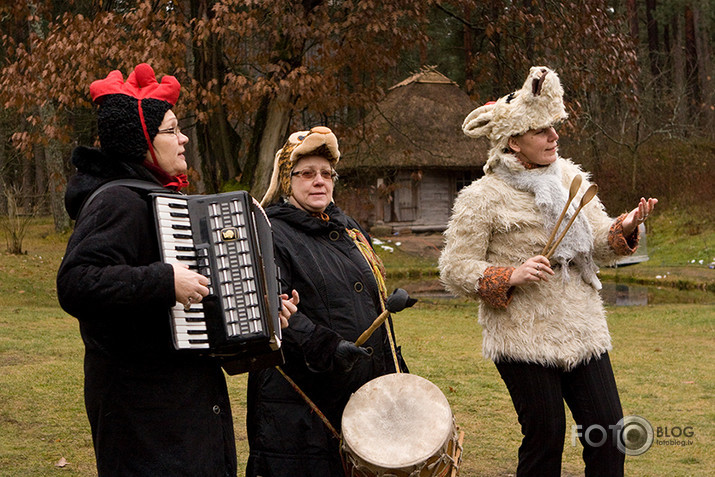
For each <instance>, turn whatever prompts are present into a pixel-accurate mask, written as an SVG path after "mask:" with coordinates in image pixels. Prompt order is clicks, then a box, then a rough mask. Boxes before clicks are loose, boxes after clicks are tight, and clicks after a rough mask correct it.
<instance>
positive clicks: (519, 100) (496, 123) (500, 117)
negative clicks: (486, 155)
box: [462, 66, 568, 150]
mask: <svg viewBox="0 0 715 477" xmlns="http://www.w3.org/2000/svg"><path fill="white" fill-rule="evenodd" d="M563 95H564V89H563V88H562V87H561V81H560V80H559V76H558V75H557V74H556V73H555V72H554V71H552V70H550V69H549V68H546V67H545V66H534V67H532V68H531V70H530V71H529V75H528V76H527V78H526V81H525V82H524V85H523V86H522V87H521V89H519V90H517V91H514V92H513V93H509V94H508V95H506V96H504V97H502V98H499V99H498V100H497V101H490V102H488V103H487V104H485V105H484V106H480V107H478V108H477V109H475V110H474V111H472V112H471V113H469V115H468V116H467V117H466V118H465V119H464V123H463V124H462V131H464V134H466V135H467V136H469V137H474V138H478V137H482V136H485V137H487V138H489V141H490V143H491V146H492V149H494V148H497V149H499V150H503V149H505V148H506V147H507V143H508V141H509V138H510V137H512V136H518V135H520V134H524V133H525V132H527V131H529V130H532V129H542V128H545V127H549V126H553V125H554V124H556V123H558V122H560V121H563V120H564V119H566V118H567V117H568V114H567V113H566V109H565V108H564V101H563Z"/></svg>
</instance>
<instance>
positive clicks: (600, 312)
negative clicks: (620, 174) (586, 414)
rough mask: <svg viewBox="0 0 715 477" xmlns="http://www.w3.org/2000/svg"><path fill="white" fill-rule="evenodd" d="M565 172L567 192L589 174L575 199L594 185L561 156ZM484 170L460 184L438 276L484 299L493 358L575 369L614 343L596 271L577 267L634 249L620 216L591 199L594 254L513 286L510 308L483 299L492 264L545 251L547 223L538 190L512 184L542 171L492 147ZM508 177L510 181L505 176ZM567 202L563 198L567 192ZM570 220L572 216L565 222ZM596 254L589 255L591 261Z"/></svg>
mask: <svg viewBox="0 0 715 477" xmlns="http://www.w3.org/2000/svg"><path fill="white" fill-rule="evenodd" d="M552 166H553V167H555V168H556V170H557V171H558V173H559V174H560V176H561V183H562V185H563V188H564V194H566V195H567V194H568V192H567V191H568V188H569V185H570V184H571V180H572V179H573V177H574V176H575V175H577V174H581V175H582V176H583V178H584V181H583V183H582V185H581V188H580V191H579V193H578V194H577V195H576V198H575V199H574V202H576V203H578V202H579V201H580V198H581V195H582V194H583V192H584V191H585V190H586V189H587V188H588V186H589V185H590V183H589V181H588V176H587V174H585V173H584V172H583V171H582V170H581V169H580V168H579V167H578V166H577V165H575V164H574V163H573V162H571V161H570V160H567V159H563V158H558V159H557V161H556V162H555V163H554V164H552V165H551V166H549V167H552ZM485 172H486V174H485V176H484V177H482V178H481V179H479V180H477V181H475V182H473V183H472V184H471V185H470V186H468V187H465V188H464V189H462V190H461V191H460V193H459V195H458V197H457V199H456V201H455V204H454V208H453V215H452V217H451V219H450V221H449V225H448V228H447V230H446V232H445V236H446V245H445V248H444V251H443V252H442V255H441V257H440V261H439V268H440V277H441V280H442V282H443V284H444V285H445V287H446V289H447V290H448V291H450V292H451V293H454V294H456V295H459V296H465V297H469V298H473V299H476V300H479V301H480V306H479V324H480V325H481V326H482V328H483V331H482V336H483V345H482V348H483V353H484V355H485V357H487V358H488V359H491V360H493V361H495V362H499V361H501V360H516V361H526V362H533V363H539V364H542V365H545V366H556V367H560V368H562V369H565V370H570V369H572V368H574V367H575V366H576V365H578V364H581V363H584V362H587V361H588V360H589V359H590V358H592V357H597V356H599V355H601V354H602V353H603V352H605V351H607V350H610V349H611V338H610V334H609V331H608V325H607V324H606V313H605V310H604V307H603V303H602V301H601V297H600V295H599V293H598V290H597V288H599V287H600V286H599V285H600V284H598V281H597V280H596V281H595V282H594V281H593V280H592V278H593V276H594V275H593V273H592V272H590V271H588V270H580V269H579V268H584V267H587V266H591V264H592V263H594V262H595V263H601V264H606V263H610V262H613V261H615V260H616V259H618V258H619V256H621V255H624V254H628V253H633V252H634V251H635V248H634V247H632V246H631V245H630V244H629V243H628V242H627V239H626V238H625V237H623V236H622V233H621V232H620V228H619V227H617V226H615V225H617V224H619V223H620V221H619V220H616V221H614V220H613V219H611V218H609V217H608V215H607V214H606V212H605V210H604V208H603V205H602V204H601V202H600V201H599V200H598V198H597V197H596V198H594V199H593V200H592V201H591V202H590V203H588V204H587V205H586V206H585V207H584V208H583V210H582V211H581V214H582V215H583V217H584V218H585V219H586V222H587V223H588V225H589V227H590V237H591V240H592V244H589V245H590V247H587V249H589V250H590V254H591V257H587V260H572V261H567V262H565V263H563V265H554V264H555V263H556V261H555V260H554V259H552V267H553V268H554V271H555V275H553V276H551V277H550V279H549V281H548V282H543V281H540V282H537V283H534V284H529V285H524V286H518V287H512V288H511V289H509V291H508V293H509V294H510V297H509V299H510V301H509V302H508V305H507V306H506V307H503V308H502V307H496V306H493V305H492V304H490V303H488V302H487V301H485V300H484V299H483V298H482V297H481V296H480V294H479V293H478V289H479V287H480V280H481V279H482V278H483V277H484V274H485V271H486V270H487V269H488V268H490V267H514V268H515V267H518V266H519V265H521V264H522V263H524V262H525V261H526V260H527V259H528V258H530V257H533V256H535V255H538V254H540V253H541V251H542V249H543V248H544V246H545V245H546V242H547V240H548V237H549V234H550V232H551V229H550V228H547V226H546V225H545V224H546V223H548V222H549V220H548V219H547V218H546V217H545V215H544V213H543V211H542V209H540V207H539V204H537V200H536V196H535V194H534V193H533V192H530V191H526V190H520V189H518V188H516V187H515V185H514V184H517V185H518V182H515V181H514V180H511V178H509V177H506V176H505V174H508V173H509V172H511V173H513V174H515V175H519V174H522V173H524V172H527V173H536V174H539V173H542V172H540V169H535V170H530V171H527V170H526V169H525V168H524V166H522V165H521V164H520V163H519V162H518V161H517V160H516V158H515V157H514V156H513V155H511V154H506V153H501V152H498V151H497V152H495V151H494V150H493V151H492V153H491V155H490V159H489V161H488V163H487V166H486V167H485ZM505 179H506V180H505ZM564 203H565V199H564ZM567 220H568V217H567V219H566V220H564V222H566V221H567ZM591 259H592V260H591Z"/></svg>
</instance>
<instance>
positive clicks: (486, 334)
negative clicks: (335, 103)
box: [439, 67, 657, 477]
mask: <svg viewBox="0 0 715 477" xmlns="http://www.w3.org/2000/svg"><path fill="white" fill-rule="evenodd" d="M562 97H563V89H562V87H561V83H560V81H559V78H558V76H557V75H556V73H554V72H553V71H551V70H549V69H548V68H544V67H534V68H532V69H531V71H530V73H529V76H528V78H527V80H526V82H525V83H524V86H523V87H522V88H521V89H520V90H518V91H516V92H514V93H511V94H509V95H507V96H504V97H503V98H501V99H499V100H498V101H496V102H494V103H487V104H486V105H484V106H482V107H480V108H477V109H476V110H474V111H473V112H472V113H470V114H469V115H468V116H467V118H466V119H465V121H464V125H463V130H464V132H465V134H467V135H468V136H471V137H481V136H486V137H488V138H489V140H490V143H491V149H490V151H489V159H488V161H487V164H486V165H485V167H484V171H485V175H484V177H482V178H481V179H479V180H477V181H475V182H474V183H472V184H471V185H470V186H468V187H466V188H464V189H463V190H462V191H460V193H459V196H458V197H457V200H456V201H455V204H454V208H453V215H452V217H451V219H450V222H449V225H448V228H447V231H446V232H445V236H446V245H445V248H444V251H443V253H442V255H441V257H440V261H439V267H440V273H441V279H442V281H443V283H444V284H445V286H446V288H447V289H448V290H450V291H451V292H453V293H455V294H458V295H461V296H465V297H470V298H473V299H476V300H478V301H479V303H480V305H479V323H480V325H481V326H482V335H483V345H482V347H483V352H484V355H485V356H486V357H487V358H489V359H491V360H493V361H494V362H495V364H496V367H497V369H498V371H499V373H500V375H501V377H502V379H503V380H504V382H505V384H506V386H507V389H508V390H509V393H510V395H511V398H512V401H513V403H514V407H515V409H516V411H517V414H518V417H519V423H520V424H521V429H522V433H523V434H524V438H523V440H522V444H521V447H520V448H519V465H518V469H517V475H518V476H527V475H538V476H559V475H561V455H562V452H563V444H564V433H565V427H566V420H565V410H564V401H565V402H566V404H567V405H568V406H569V408H570V410H571V412H572V414H573V416H574V419H575V420H576V423H577V424H579V425H580V426H581V429H582V430H583V431H585V430H586V429H588V428H589V426H594V427H593V428H592V429H591V431H593V432H590V433H589V439H588V440H586V439H584V438H581V441H582V444H583V445H584V451H583V458H584V461H585V464H586V475H587V476H595V475H602V476H610V477H614V476H618V475H623V463H624V453H623V452H622V451H621V450H619V449H620V448H622V447H620V448H619V443H617V442H615V440H616V439H615V438H617V437H618V436H617V433H615V432H612V431H613V429H614V428H615V426H617V425H618V424H619V421H620V420H621V419H622V417H623V413H622V410H621V403H620V399H619V397H618V391H617V388H616V382H615V379H614V377H613V372H612V369H611V364H610V361H609V356H608V351H609V350H610V349H611V338H610V334H609V331H608V327H607V324H606V317H605V311H604V307H603V304H602V301H601V298H600V296H599V293H598V290H599V289H600V288H601V284H600V282H599V280H598V277H597V275H596V272H597V267H596V265H595V263H596V262H599V263H609V262H614V261H615V260H617V259H618V258H619V257H620V256H623V255H627V254H630V253H633V252H634V251H635V249H636V247H637V244H638V224H640V223H642V222H643V221H644V220H645V219H646V218H647V217H648V214H650V213H651V212H652V211H653V208H654V206H655V204H656V203H657V200H656V199H648V200H645V199H641V200H640V202H639V204H638V207H636V208H635V209H633V210H632V211H631V212H630V213H628V214H623V215H622V216H620V217H618V218H617V219H615V220H613V219H611V218H609V217H608V216H607V215H606V212H605V211H604V208H603V206H602V204H601V203H600V201H599V200H598V198H595V199H593V200H592V201H590V202H588V203H587V204H586V205H585V206H584V207H583V209H582V210H581V212H580V214H578V215H576V216H575V217H576V218H575V219H574V221H573V225H572V226H571V228H570V229H569V230H568V232H567V234H566V235H565V236H564V239H563V240H562V241H561V242H560V244H559V245H558V246H557V247H556V249H555V251H554V253H553V256H552V257H551V258H550V259H549V258H547V257H546V256H545V255H548V253H543V249H544V247H545V246H546V244H547V241H548V240H549V236H550V234H551V231H552V230H553V229H554V227H555V226H556V224H557V222H558V217H559V216H560V215H561V212H562V210H563V209H564V207H565V206H566V204H567V199H568V197H569V188H570V185H571V183H572V180H573V179H574V177H576V176H578V175H580V176H581V177H582V178H583V183H582V184H581V186H580V189H579V191H578V193H577V195H576V200H575V201H574V203H573V204H572V205H571V207H570V209H569V212H568V213H567V218H569V217H573V216H574V211H575V209H576V207H577V205H578V204H577V201H579V200H580V197H581V196H582V194H584V192H585V191H586V190H587V189H588V187H589V185H590V184H589V183H588V177H587V175H586V174H585V173H584V172H583V171H582V170H581V169H580V168H579V167H578V166H577V165H576V164H574V163H573V162H571V161H570V160H568V159H564V158H561V157H560V156H559V155H558V150H557V145H558V142H557V141H558V138H559V136H558V134H557V133H556V131H555V129H554V125H555V124H557V123H558V122H560V121H562V120H563V119H565V118H566V112H565V109H564V105H563V99H562ZM568 221H569V220H568V219H567V220H564V221H563V222H564V223H568ZM564 227H565V226H564V225H562V226H561V227H560V228H559V232H560V231H561V230H562V229H564ZM598 426H600V427H598ZM599 429H606V430H607V435H605V436H600V435H599V434H598V430H599ZM602 437H603V438H604V439H605V442H604V443H602V444H600V445H590V444H589V442H591V443H594V442H597V443H598V442H601V438H602Z"/></svg>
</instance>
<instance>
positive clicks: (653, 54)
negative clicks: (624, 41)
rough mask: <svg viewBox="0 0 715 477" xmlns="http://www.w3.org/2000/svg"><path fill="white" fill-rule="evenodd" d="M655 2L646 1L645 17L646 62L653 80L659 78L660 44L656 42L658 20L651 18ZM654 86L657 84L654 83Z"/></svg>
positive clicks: (651, 0) (653, 0)
mask: <svg viewBox="0 0 715 477" xmlns="http://www.w3.org/2000/svg"><path fill="white" fill-rule="evenodd" d="M655 8H656V7H655V0H646V2H645V16H646V24H647V31H648V62H649V64H650V72H651V74H652V75H653V78H654V79H656V80H657V79H658V77H659V76H660V72H661V70H660V42H659V41H658V20H656V19H655V17H654V16H653V12H655ZM654 84H656V85H657V84H658V81H655V82H654Z"/></svg>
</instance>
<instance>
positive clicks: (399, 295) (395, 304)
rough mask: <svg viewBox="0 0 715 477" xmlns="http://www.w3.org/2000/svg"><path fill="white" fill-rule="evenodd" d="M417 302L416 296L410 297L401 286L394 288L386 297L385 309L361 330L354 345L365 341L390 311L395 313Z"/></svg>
mask: <svg viewBox="0 0 715 477" xmlns="http://www.w3.org/2000/svg"><path fill="white" fill-rule="evenodd" d="M416 302H417V299H416V298H410V295H409V294H408V293H407V292H406V291H405V290H403V289H402V288H396V289H395V291H393V292H392V294H391V295H390V296H388V297H387V300H386V301H385V311H383V312H382V313H380V315H379V316H378V317H377V318H375V321H373V322H372V324H371V325H370V327H369V328H368V329H366V330H365V331H363V333H362V334H361V335H360V336H359V337H358V339H357V340H356V341H355V345H356V346H360V345H362V344H363V343H365V342H366V341H367V339H368V338H369V337H370V336H372V334H373V333H374V332H375V330H376V329H378V328H379V327H380V325H381V324H383V323H384V322H385V320H386V319H387V317H388V316H390V313H397V312H398V311H402V310H404V309H405V308H409V307H411V306H412V305H414V304H415V303H416Z"/></svg>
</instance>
